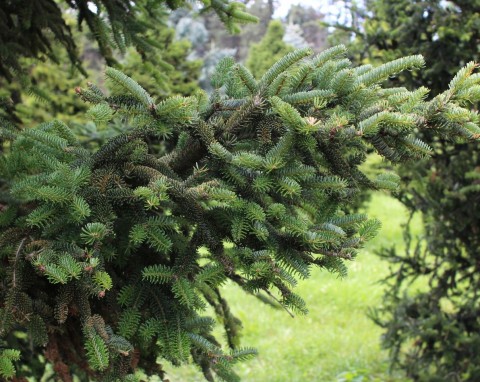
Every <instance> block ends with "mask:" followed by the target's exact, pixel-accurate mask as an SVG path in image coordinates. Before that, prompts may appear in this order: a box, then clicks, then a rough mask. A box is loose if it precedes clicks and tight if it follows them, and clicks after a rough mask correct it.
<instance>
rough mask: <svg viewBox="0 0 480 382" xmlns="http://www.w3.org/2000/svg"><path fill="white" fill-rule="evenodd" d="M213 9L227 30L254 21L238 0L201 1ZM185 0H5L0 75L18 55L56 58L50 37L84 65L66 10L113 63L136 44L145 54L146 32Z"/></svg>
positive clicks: (151, 44)
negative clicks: (129, 47)
mask: <svg viewBox="0 0 480 382" xmlns="http://www.w3.org/2000/svg"><path fill="white" fill-rule="evenodd" d="M199 2H200V3H202V4H203V5H204V8H205V9H206V10H207V9H208V10H213V11H215V12H216V13H217V15H218V17H219V18H220V19H221V20H222V21H223V23H224V24H225V25H226V26H227V27H228V28H229V30H231V31H237V30H238V26H237V25H238V24H244V23H248V22H255V21H256V18H255V17H253V16H251V15H249V14H248V13H246V12H245V11H244V8H245V6H244V5H243V4H242V3H236V2H231V1H229V0H208V1H207V0H202V1H199ZM187 5H188V4H187V1H186V0H174V1H173V0H141V1H134V2H132V1H129V0H100V1H95V2H92V1H89V0H67V1H61V2H57V1H55V0H21V1H18V0H5V1H2V2H1V3H0V46H1V54H0V76H1V77H6V78H7V79H10V80H11V79H13V78H14V76H15V73H16V72H20V71H21V70H22V64H21V60H20V58H22V57H30V58H41V57H48V58H50V59H52V60H53V61H55V60H56V56H55V51H54V49H53V47H54V42H55V43H58V44H60V45H61V46H62V47H63V49H64V50H65V51H66V52H67V54H68V56H69V59H70V61H71V63H72V64H73V65H74V66H77V67H78V68H80V69H81V68H82V65H81V62H80V58H79V53H78V51H77V46H76V43H75V39H74V38H73V35H72V26H71V25H69V24H68V23H67V22H66V20H65V16H64V10H65V9H68V10H70V11H71V12H74V13H75V14H76V16H77V26H78V28H82V27H83V26H84V25H86V26H87V27H88V29H89V31H90V32H91V35H92V37H93V38H94V39H95V41H96V42H97V44H98V47H99V49H100V52H101V55H102V56H103V57H104V58H105V59H106V61H107V63H108V64H109V65H114V64H115V63H116V59H115V57H114V54H113V53H114V51H115V50H119V51H121V52H124V51H125V49H126V48H127V47H128V46H134V47H135V48H136V49H137V50H138V51H139V52H142V53H143V54H147V53H148V52H152V51H154V50H155V48H156V47H157V42H156V41H155V39H152V38H150V36H148V33H147V32H148V31H149V30H150V29H155V28H156V23H157V22H158V20H161V19H162V17H163V15H164V14H165V10H166V9H167V8H169V9H176V8H179V7H185V6H187Z"/></svg>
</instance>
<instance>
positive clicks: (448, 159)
mask: <svg viewBox="0 0 480 382" xmlns="http://www.w3.org/2000/svg"><path fill="white" fill-rule="evenodd" d="M479 5H480V3H478V1H473V2H470V1H469V2H466V1H458V2H457V1H456V2H449V1H436V0H430V1H390V0H374V1H370V2H367V11H368V12H363V13H362V15H363V17H365V22H364V23H363V29H362V30H357V31H356V32H357V37H359V41H360V42H361V43H360V49H359V50H360V51H361V50H362V49H361V47H362V46H363V47H366V50H365V51H364V52H363V54H364V56H365V57H368V59H369V60H370V61H383V60H389V59H391V58H392V57H398V56H402V55H406V54H412V53H413V52H415V53H421V54H422V55H424V57H425V60H426V62H427V67H428V69H427V70H425V71H422V72H415V73H407V74H406V75H402V76H398V77H397V78H396V79H395V80H394V83H395V84H396V85H400V86H403V85H405V86H406V87H409V88H410V87H417V86H420V85H423V86H427V87H430V88H431V89H432V95H433V96H435V95H437V94H440V93H441V92H442V91H445V89H446V92H455V91H456V89H458V86H462V85H461V83H462V82H464V81H466V82H471V83H472V84H473V83H476V84H478V80H477V79H476V77H477V75H473V76H472V77H470V76H469V75H468V73H471V72H472V71H473V70H474V69H475V67H476V65H475V64H473V63H469V64H467V63H468V62H469V61H471V60H472V59H476V60H478V58H479V55H478V49H477V43H476V41H477V40H478V38H479V37H480V18H479V14H478V12H477V9H478V6H479ZM357 47H358V45H357ZM463 65H466V67H465V68H464V69H463V70H462V71H461V72H460V73H459V74H458V75H457V76H456V77H455V78H454V80H453V81H451V80H450V78H451V75H452V74H453V73H455V72H456V71H457V70H458V69H459V68H460V67H461V66H463ZM478 89H480V88H478V85H475V86H474V88H472V89H471V90H470V91H469V92H478ZM426 96H427V93H426V91H425V92H424V91H419V93H418V94H417V97H419V98H422V97H426ZM462 97H463V96H462V92H460V93H457V96H456V98H457V99H458V101H459V102H460V103H461V104H463V105H464V107H465V108H466V109H473V108H474V107H475V105H478V98H477V97H473V98H471V99H470V101H467V100H462ZM449 113H450V114H451V115H452V116H453V115H455V116H456V117H455V118H457V120H458V121H460V120H462V119H463V118H464V117H465V116H466V114H463V113H459V111H458V110H457V109H452V110H451V111H450V112H449ZM467 113H468V114H470V115H472V116H474V118H478V115H477V113H476V111H474V110H472V111H468V112H467ZM462 115H463V116H462ZM416 137H417V138H420V139H422V140H423V141H425V142H426V143H427V144H428V145H429V146H430V147H432V149H433V151H434V153H435V154H434V155H433V156H432V157H431V158H429V159H428V160H427V161H424V162H419V163H417V164H409V165H401V166H400V167H399V173H400V175H401V176H402V179H403V182H401V184H402V185H403V187H402V188H401V192H400V193H399V194H398V198H399V199H400V200H401V201H402V202H403V203H404V204H405V205H406V206H407V207H408V208H409V209H410V211H411V212H412V213H413V212H414V211H422V212H423V214H424V231H425V235H424V237H423V238H422V240H421V242H420V243H418V244H415V241H414V240H413V238H412V237H411V236H410V233H409V231H408V226H407V227H406V231H405V240H406V243H407V245H408V249H407V250H406V251H401V250H395V249H393V248H392V249H385V250H384V251H382V252H381V256H382V257H384V258H386V259H387V260H389V261H391V262H392V264H393V266H392V271H391V275H390V277H388V278H387V279H386V282H387V285H388V289H387V292H386V294H385V298H384V304H383V305H382V306H381V307H380V308H378V309H377V310H376V311H375V312H374V318H375V320H376V322H377V323H378V324H379V325H381V326H382V327H383V328H384V329H385V334H384V336H383V343H384V345H385V346H386V347H387V348H388V349H389V350H390V351H391V356H392V361H393V364H394V365H395V366H400V367H402V368H404V369H405V370H406V371H407V373H408V374H409V376H411V377H412V378H413V379H414V380H419V381H440V380H441V381H459V380H462V381H476V380H478V379H479V378H480V369H479V368H478V366H477V365H478V361H479V359H478V354H477V353H478V352H477V351H476V349H477V348H478V344H479V342H480V336H479V335H478V329H479V326H480V321H479V319H478V317H479V313H480V312H479V310H478V306H479V302H478V297H477V293H476V292H475V290H476V289H477V288H478V285H479V283H480V279H479V277H478V271H477V267H478V264H477V261H476V260H475V258H476V256H477V254H478V251H479V244H478V232H477V230H478V228H477V227H478V219H479V216H478V208H477V207H478V206H477V201H478V191H479V189H478V185H477V182H478V180H477V179H478V176H477V172H478V168H479V167H478V166H479V158H478V145H476V144H474V143H465V142H458V141H456V140H450V139H447V138H446V137H440V139H439V137H438V136H435V135H432V134H430V133H429V132H428V131H420V132H418V133H417V134H416Z"/></svg>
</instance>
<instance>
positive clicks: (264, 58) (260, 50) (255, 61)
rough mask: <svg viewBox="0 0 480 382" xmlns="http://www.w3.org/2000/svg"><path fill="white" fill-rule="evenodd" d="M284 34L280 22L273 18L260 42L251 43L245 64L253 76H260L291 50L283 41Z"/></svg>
mask: <svg viewBox="0 0 480 382" xmlns="http://www.w3.org/2000/svg"><path fill="white" fill-rule="evenodd" d="M284 34H285V31H284V29H283V26H282V23H281V22H280V21H278V20H273V21H270V23H269V24H268V29H267V32H266V33H265V36H263V38H262V39H261V40H260V42H258V43H256V44H252V45H251V47H250V51H249V53H248V57H247V61H246V64H247V68H248V69H249V70H250V71H251V72H252V74H253V76H254V77H255V78H260V77H261V76H262V74H263V73H265V72H266V71H267V70H268V69H269V68H270V67H271V66H272V65H273V64H274V63H275V62H277V61H278V60H279V59H281V58H282V57H283V56H284V55H285V54H287V53H289V52H291V51H292V50H293V47H291V46H289V45H287V44H286V43H285V42H283V35H284Z"/></svg>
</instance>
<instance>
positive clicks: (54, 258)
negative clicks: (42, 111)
mask: <svg viewBox="0 0 480 382" xmlns="http://www.w3.org/2000/svg"><path fill="white" fill-rule="evenodd" d="M344 53H345V48H344V47H341V46H340V47H335V48H332V49H329V50H327V51H325V52H323V53H320V54H318V55H314V56H312V55H311V51H310V50H308V49H302V50H298V51H294V52H291V53H289V54H287V55H286V56H285V57H283V58H282V59H280V60H279V61H278V62H277V63H275V64H274V65H273V66H272V67H271V68H270V69H269V70H267V71H266V73H265V74H264V75H263V76H262V77H261V78H260V79H259V80H258V81H257V80H255V79H254V78H253V75H252V74H251V73H249V71H248V70H247V69H245V68H243V67H241V66H239V65H238V64H236V63H235V62H234V61H233V60H232V59H224V60H223V61H222V62H220V64H219V65H218V68H217V72H216V74H215V75H214V77H213V78H212V85H213V86H214V88H215V89H216V90H215V92H214V93H213V94H212V95H211V96H210V98H208V97H207V96H206V95H205V94H198V95H196V96H193V97H172V98H168V99H166V100H163V101H160V102H158V101H157V100H155V99H154V98H153V97H152V96H151V95H150V94H149V93H148V92H147V91H146V90H145V89H143V88H142V87H141V86H140V85H139V84H138V83H136V82H135V81H134V80H133V79H132V78H130V77H128V76H126V75H125V74H123V73H121V72H119V71H118V70H116V69H113V68H109V69H107V71H106V75H107V77H108V80H109V81H110V82H111V83H113V84H114V85H115V89H114V90H115V91H114V93H113V94H111V95H105V94H103V93H102V92H101V91H100V90H99V89H98V88H97V87H95V86H94V85H89V87H88V88H87V89H78V94H79V95H80V97H81V98H82V99H84V100H85V101H87V102H89V103H91V104H92V106H91V107H92V109H91V110H92V111H90V113H91V114H92V115H102V116H105V115H106V116H108V118H107V117H105V118H104V121H107V120H108V119H109V118H110V116H111V115H113V114H115V115H116V116H119V117H121V118H122V119H123V120H124V121H125V124H124V125H123V126H124V129H123V131H122V132H120V133H119V134H117V135H116V136H114V137H112V138H111V139H110V140H108V141H107V142H106V143H104V144H102V145H100V147H99V148H98V149H92V148H90V147H89V146H85V145H82V142H81V141H79V140H78V139H77V138H76V137H75V135H74V134H72V132H71V130H69V128H68V127H67V126H66V125H65V124H63V123H61V122H59V121H52V122H47V123H44V124H41V125H39V126H38V127H36V128H33V129H28V130H18V129H15V128H10V127H9V126H5V127H4V128H2V134H3V137H4V139H5V141H7V142H8V143H6V144H5V145H4V154H3V156H2V159H1V162H0V164H1V167H0V169H1V175H2V184H3V192H2V193H1V198H2V200H1V203H2V206H3V207H2V211H1V212H0V224H1V226H2V233H1V236H0V242H1V243H2V245H1V246H0V248H1V249H0V254H1V257H2V259H3V260H2V261H3V264H4V266H3V271H2V273H1V277H2V283H1V286H2V287H1V293H0V296H1V304H0V305H1V308H0V315H1V317H2V319H1V320H0V323H1V331H0V333H1V334H2V336H3V337H4V338H5V339H6V341H7V344H12V345H13V344H15V347H17V348H18V349H17V350H21V355H22V357H25V359H26V360H28V363H24V367H22V368H18V369H17V376H18V377H39V376H41V374H42V369H43V367H44V361H43V360H42V359H40V358H39V357H38V355H39V354H41V353H43V352H44V353H45V358H46V360H47V361H48V362H49V363H51V364H52V365H53V369H54V370H55V371H56V373H57V376H58V377H59V378H60V379H62V380H66V381H68V380H71V378H72V375H73V374H75V375H77V376H79V377H80V379H82V380H102V381H125V380H131V381H134V380H138V378H137V377H136V376H135V372H136V371H137V370H142V371H143V372H144V373H145V374H147V375H158V376H160V377H161V378H163V377H164V372H163V370H162V367H161V365H160V364H158V363H157V358H160V359H162V360H166V361H169V362H171V363H173V364H174V365H178V364H181V363H184V362H187V361H189V360H193V362H195V363H196V364H197V365H198V366H199V367H200V368H201V369H202V371H203V373H204V375H205V377H206V379H207V380H210V381H212V380H214V378H215V375H216V376H218V378H220V379H223V380H226V381H235V380H238V377H237V376H236V375H235V373H234V371H233V370H232V366H233V365H234V364H235V363H236V362H239V361H243V360H246V359H248V358H250V357H251V356H252V355H254V354H255V350H254V349H250V348H243V347H240V346H239V335H240V322H239V321H238V319H236V318H235V317H234V316H233V315H232V313H231V311H230V309H229V307H228V302H227V301H226V300H225V299H224V298H223V297H222V294H221V289H220V286H221V285H222V284H223V283H224V282H225V281H226V280H230V282H234V283H236V284H238V285H240V286H241V287H242V288H243V289H244V290H245V291H246V292H247V293H252V294H254V295H256V296H258V297H259V298H261V299H262V300H263V301H270V302H271V303H272V304H273V305H278V304H280V305H282V306H283V307H284V308H285V309H286V310H288V311H293V312H297V313H300V314H303V313H306V312H307V308H306V306H305V302H304V301H303V300H302V298H301V297H300V296H298V295H296V294H295V293H294V287H295V284H296V282H297V280H298V279H301V278H305V277H308V276H309V274H310V269H311V267H313V266H318V267H321V268H324V269H326V270H328V271H331V272H336V273H338V274H340V275H345V274H346V271H347V268H346V264H345V262H346V261H348V260H352V259H353V258H354V257H355V256H356V254H357V252H358V250H359V249H361V248H362V247H363V245H364V244H365V242H367V241H368V240H370V239H371V238H372V237H373V236H374V235H375V234H376V233H377V231H378V229H379V228H380V223H379V222H378V221H376V220H369V219H368V218H367V217H366V216H365V215H362V214H348V213H346V212H345V211H346V210H348V206H349V203H350V200H351V199H352V196H353V195H354V194H355V192H356V191H357V190H358V189H359V188H360V187H367V188H370V189H381V188H385V189H393V188H395V187H396V185H397V183H398V178H397V177H396V176H395V175H394V174H390V173H387V174H383V175H380V176H379V177H378V178H376V179H369V178H368V177H367V176H366V175H365V174H363V173H362V172H361V171H360V169H359V165H360V164H361V163H363V162H364V161H365V159H366V152H367V150H368V149H369V148H372V149H374V150H376V151H377V152H378V153H379V154H380V155H382V156H384V157H385V158H387V159H389V160H391V161H394V162H399V161H400V162H402V161H406V160H409V159H418V158H421V157H424V156H425V155H427V154H428V152H427V150H426V148H425V145H424V144H423V143H422V142H421V141H419V140H415V139H413V138H411V134H412V132H413V131H415V130H416V129H418V130H424V129H428V130H429V131H433V132H435V133H438V134H443V135H445V136H449V137H452V138H455V137H462V138H464V139H473V138H476V137H477V136H478V134H479V133H480V127H478V125H477V123H478V118H477V115H476V114H474V113H471V112H469V111H468V110H467V109H464V108H463V107H462V105H463V104H464V102H465V100H469V101H475V100H476V98H475V97H477V93H476V92H474V91H472V89H474V87H475V86H476V78H477V75H476V74H472V69H473V66H468V67H467V68H466V69H465V70H463V71H461V72H460V74H459V75H458V76H457V77H456V79H455V80H454V84H455V85H454V86H452V88H451V89H450V90H448V91H446V92H445V93H442V94H440V95H438V96H437V97H435V98H433V99H432V100H431V101H428V102H427V101H424V100H423V99H421V98H420V99H419V97H418V96H417V93H416V92H408V91H406V90H404V89H388V90H387V89H383V88H382V87H381V86H380V85H379V83H380V82H382V81H383V80H384V79H385V78H387V77H388V76H389V75H393V74H394V73H396V72H398V71H400V70H405V69H414V68H418V67H420V66H422V65H423V62H422V60H421V59H420V58H419V57H418V56H411V57H405V58H403V59H401V60H399V61H396V62H393V63H388V64H385V65H383V66H381V67H379V68H375V69H373V68H371V67H360V68H352V67H351V65H350V64H349V62H348V60H346V59H344V58H343V55H344ZM289 100H291V101H289ZM409 103H410V104H412V103H413V105H410V106H408V107H407V106H406V105H409ZM108 109H110V110H111V111H110V112H109V111H108ZM375 116H377V117H375ZM26 152H28V153H29V155H25V153H26ZM207 306H211V307H213V310H214V312H215V314H216V315H217V318H218V319H219V321H220V322H221V323H222V324H223V326H224V329H225V335H226V340H227V341H226V342H227V345H226V346H222V345H221V342H220V341H219V340H217V339H216V338H215V337H214V336H213V334H212V326H213V322H214V321H213V320H212V319H211V318H210V317H207V316H205V309H206V307H207ZM19 332H24V333H25V336H24V337H22V338H23V339H22V338H19V337H18V335H16V334H15V333H19ZM32 346H33V348H34V351H33V352H32V351H31V349H32ZM5 352H6V353H4V354H2V356H1V358H0V360H1V361H0V372H1V373H3V374H4V375H11V373H12V368H11V362H12V361H13V360H16V359H18V353H17V352H16V351H14V350H8V351H5Z"/></svg>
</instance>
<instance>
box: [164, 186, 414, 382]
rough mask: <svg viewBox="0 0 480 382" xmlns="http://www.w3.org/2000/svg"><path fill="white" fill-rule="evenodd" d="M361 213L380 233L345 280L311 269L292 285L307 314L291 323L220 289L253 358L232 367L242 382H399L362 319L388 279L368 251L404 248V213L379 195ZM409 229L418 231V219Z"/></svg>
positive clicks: (194, 377) (182, 376)
mask: <svg viewBox="0 0 480 382" xmlns="http://www.w3.org/2000/svg"><path fill="white" fill-rule="evenodd" d="M367 210H368V211H367V212H368V214H369V216H370V217H376V218H378V219H380V220H381V221H382V223H383V226H382V230H381V232H380V234H379V235H378V236H377V237H376V238H375V239H374V240H372V241H371V242H370V243H369V244H368V247H367V248H366V249H365V250H363V251H362V252H361V253H360V254H359V256H358V257H357V259H356V260H354V261H353V262H351V263H350V264H349V275H348V277H347V278H345V279H339V278H337V277H336V276H335V275H332V274H329V273H328V272H325V271H321V270H318V269H316V270H314V271H313V272H312V276H311V278H310V279H308V280H305V281H302V282H300V283H299V286H298V287H297V289H296V292H297V293H298V294H300V295H301V296H302V297H303V298H304V299H305V300H306V302H307V305H308V308H309V314H308V315H306V316H296V317H295V318H291V317H290V316H289V315H288V314H287V313H286V312H285V311H281V310H275V309H273V308H270V307H268V306H265V305H264V304H262V303H261V302H260V301H258V300H257V299H256V298H254V297H252V296H249V295H246V294H245V293H244V292H242V291H241V290H240V289H239V288H237V287H236V286H234V285H232V284H228V285H227V286H226V287H225V288H224V289H225V290H224V294H225V296H226V298H227V299H228V301H229V302H230V303H231V308H232V311H233V312H234V313H235V314H236V315H237V316H238V317H239V318H240V319H241V320H242V322H243V323H244V331H243V338H242V344H243V345H245V346H252V347H255V348H257V349H258V352H259V355H258V357H256V358H255V359H253V360H251V361H249V362H245V363H243V364H240V365H238V366H237V369H236V370H237V372H238V373H239V375H240V376H241V377H242V381H244V382H254V381H255V382H257V381H258V382H263V381H268V382H284V381H285V382H296V381H298V382H300V381H302V382H303V381H322V382H323V381H327V382H328V381H364V382H365V381H406V378H405V377H402V376H401V375H397V376H391V375H389V374H388V362H387V354H386V352H385V351H383V350H382V349H381V347H380V336H381V334H382V332H381V329H380V328H379V327H377V326H375V324H374V323H373V322H372V321H371V320H370V319H369V318H368V317H367V312H368V309H369V308H370V307H375V306H378V305H379V304H381V296H382V286H381V285H379V284H378V283H377V281H378V280H379V279H381V278H383V277H384V276H385V275H386V274H387V273H388V264H387V263H385V262H384V261H382V260H380V259H379V258H378V257H377V256H376V255H375V254H374V251H375V250H376V249H379V248H381V247H382V246H391V245H394V244H395V245H396V246H397V247H398V248H401V247H402V246H403V242H402V227H401V225H402V224H403V223H404V222H405V221H406V219H407V212H406V210H405V209H404V207H403V206H402V205H401V204H400V203H399V202H397V201H396V200H395V199H393V198H391V197H390V196H388V195H386V194H380V193H378V194H375V195H374V196H373V198H372V201H371V202H370V204H369V206H368V209H367ZM413 227H414V231H417V232H418V230H419V229H420V222H419V219H416V221H414V224H413ZM164 366H166V369H167V372H168V375H169V380H170V381H171V382H179V381H188V382H190V381H191V382H195V381H203V378H202V376H201V373H200V372H199V371H198V370H197V369H196V368H195V367H194V366H191V365H190V366H183V367H180V368H175V367H173V366H171V365H164ZM355 376H357V377H358V378H355ZM361 376H363V379H362V378H361Z"/></svg>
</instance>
